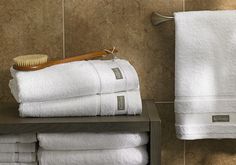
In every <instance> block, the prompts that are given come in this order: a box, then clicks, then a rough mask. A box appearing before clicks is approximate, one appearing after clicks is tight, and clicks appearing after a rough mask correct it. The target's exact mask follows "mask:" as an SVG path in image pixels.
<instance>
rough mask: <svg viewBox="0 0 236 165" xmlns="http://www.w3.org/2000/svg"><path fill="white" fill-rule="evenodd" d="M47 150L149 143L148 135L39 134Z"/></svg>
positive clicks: (116, 146)
mask: <svg viewBox="0 0 236 165" xmlns="http://www.w3.org/2000/svg"><path fill="white" fill-rule="evenodd" d="M38 140H39V145H40V147H41V148H43V149H45V150H91V149H121V148H134V147H138V146H141V145H145V144H147V143H148V141H149V138H148V135H147V133H39V134H38Z"/></svg>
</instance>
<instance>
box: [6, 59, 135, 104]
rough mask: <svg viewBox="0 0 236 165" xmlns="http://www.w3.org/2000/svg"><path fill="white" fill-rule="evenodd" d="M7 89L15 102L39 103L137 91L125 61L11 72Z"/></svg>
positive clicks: (94, 61) (90, 62) (128, 64)
mask: <svg viewBox="0 0 236 165" xmlns="http://www.w3.org/2000/svg"><path fill="white" fill-rule="evenodd" d="M11 75H12V77H13V80H11V81H10V83H9V87H10V89H11V92H12V94H13V96H14V97H15V99H16V100H17V101H18V102H40V101H41V102H42V101H48V100H56V99H65V98H71V97H78V96H85V95H95V94H100V93H113V92H120V91H127V90H133V89H138V88H139V81H138V75H137V73H136V71H135V69H134V68H133V66H132V65H131V64H130V63H129V62H128V61H126V60H120V59H116V60H92V61H78V62H71V63H66V64H60V65H55V66H52V67H48V68H45V69H42V70H38V71H32V72H22V71H16V70H14V69H13V68H11Z"/></svg>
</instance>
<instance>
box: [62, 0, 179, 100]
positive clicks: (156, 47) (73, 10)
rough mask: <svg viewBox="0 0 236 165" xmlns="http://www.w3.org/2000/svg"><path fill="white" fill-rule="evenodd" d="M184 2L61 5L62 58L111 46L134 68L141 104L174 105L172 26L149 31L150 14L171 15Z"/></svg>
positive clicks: (84, 0)
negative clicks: (144, 101)
mask: <svg viewBox="0 0 236 165" xmlns="http://www.w3.org/2000/svg"><path fill="white" fill-rule="evenodd" d="M181 10H182V0H145V1H144V0H129V1H127V0H96V1H94V0H65V34H66V35H65V38H66V56H67V57H69V56H75V55H78V54H82V53H85V52H89V51H94V50H102V49H104V48H111V47H112V46H115V47H116V48H117V49H118V51H119V53H118V54H117V56H118V57H120V58H125V59H127V60H129V61H130V62H131V64H133V66H134V67H135V68H136V70H137V72H138V74H139V77H140V82H141V93H142V97H143V98H152V99H153V98H154V99H156V100H173V99H174V46H175V42H174V40H175V34H174V23H173V22H168V23H165V24H162V25H160V26H158V27H154V26H152V24H151V22H150V16H151V13H152V12H153V11H159V12H160V13H162V14H166V15H172V14H173V12H174V11H181Z"/></svg>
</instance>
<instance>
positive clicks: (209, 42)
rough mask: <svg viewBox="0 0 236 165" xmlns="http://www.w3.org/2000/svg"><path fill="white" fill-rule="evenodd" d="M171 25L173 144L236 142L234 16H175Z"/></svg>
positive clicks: (201, 13)
mask: <svg viewBox="0 0 236 165" xmlns="http://www.w3.org/2000/svg"><path fill="white" fill-rule="evenodd" d="M175 24H176V26H175V28H176V52H175V112H176V132H177V136H178V138H180V139H187V140H188V139H203V138H217V139H218V138H233V137H234V138H236V134H235V131H234V130H233V129H231V127H232V126H233V125H234V124H235V123H232V121H233V119H235V115H234V113H236V110H235V105H236V101H235V100H236V99H235V98H236V83H235V82H236V56H235V52H236V35H235V34H236V10H231V11H196V12H178V13H175ZM191 114H192V115H191ZM209 114H211V115H209ZM199 115H202V116H203V117H202V119H203V118H204V116H208V118H207V119H206V118H205V119H206V120H207V121H204V122H202V120H200V117H196V116H199ZM190 119H192V120H190ZM198 119H199V120H198ZM193 121H194V123H193ZM219 122H220V123H219ZM221 128H222V129H227V128H229V129H227V130H228V131H227V132H225V130H221ZM210 129H211V130H210ZM199 130H200V132H199Z"/></svg>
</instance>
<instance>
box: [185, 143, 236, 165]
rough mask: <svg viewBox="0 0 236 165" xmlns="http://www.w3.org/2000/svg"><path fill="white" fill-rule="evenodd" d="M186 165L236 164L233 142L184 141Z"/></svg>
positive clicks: (235, 147) (235, 149)
mask: <svg viewBox="0 0 236 165" xmlns="http://www.w3.org/2000/svg"><path fill="white" fill-rule="evenodd" d="M185 157H186V161H185V162H186V164H187V165H234V164H236V141H235V140H227V139H224V140H212V139H211V140H206V139H205V140H195V141H186V156H185Z"/></svg>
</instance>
